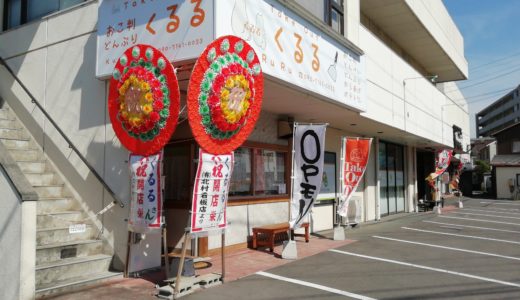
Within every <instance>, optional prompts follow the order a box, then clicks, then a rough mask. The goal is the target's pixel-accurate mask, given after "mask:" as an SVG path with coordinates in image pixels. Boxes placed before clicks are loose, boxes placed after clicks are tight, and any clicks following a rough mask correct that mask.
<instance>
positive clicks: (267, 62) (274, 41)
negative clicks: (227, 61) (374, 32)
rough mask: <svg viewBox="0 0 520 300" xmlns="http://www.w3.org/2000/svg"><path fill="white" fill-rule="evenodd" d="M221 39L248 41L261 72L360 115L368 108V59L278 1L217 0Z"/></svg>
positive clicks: (218, 31) (217, 18)
mask: <svg viewBox="0 0 520 300" xmlns="http://www.w3.org/2000/svg"><path fill="white" fill-rule="evenodd" d="M217 3H218V4H217V5H216V8H215V9H216V17H215V21H216V24H215V30H216V36H217V37H218V36H223V35H236V36H239V37H241V38H243V39H244V40H246V41H248V42H249V43H250V44H251V45H252V46H253V48H254V49H255V51H256V53H257V55H258V56H259V58H260V62H261V66H262V71H263V72H264V73H266V74H268V75H271V76H273V77H275V78H277V79H280V80H283V81H285V82H288V83H291V84H293V85H296V86H298V87H300V88H303V89H305V90H308V91H311V92H314V93H316V94H318V95H322V96H324V97H327V98H329V99H332V100H334V101H337V102H339V103H341V104H344V105H347V106H349V107H350V108H354V109H356V110H359V111H365V110H366V100H365V70H364V67H365V66H364V57H363V56H360V55H358V54H356V53H354V52H353V51H351V50H350V49H348V48H346V47H345V46H343V45H341V44H340V43H338V42H337V41H335V40H334V39H333V38H331V37H329V36H327V35H325V34H324V33H323V32H322V31H321V30H319V29H318V28H316V27H315V26H314V25H312V24H311V23H310V22H308V21H307V20H305V19H303V18H302V17H300V16H298V15H297V14H295V13H293V12H291V11H289V10H288V9H286V8H284V7H283V6H282V5H281V4H280V3H278V2H277V1H274V0H263V1H245V0H235V1H231V0H230V1H218V2H217Z"/></svg>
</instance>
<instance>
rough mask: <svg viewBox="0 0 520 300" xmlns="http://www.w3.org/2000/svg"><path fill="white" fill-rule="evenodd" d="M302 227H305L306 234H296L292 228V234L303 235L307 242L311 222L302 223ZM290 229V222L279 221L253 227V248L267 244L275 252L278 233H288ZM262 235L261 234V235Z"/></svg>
mask: <svg viewBox="0 0 520 300" xmlns="http://www.w3.org/2000/svg"><path fill="white" fill-rule="evenodd" d="M300 227H302V228H304V229H305V234H295V233H294V230H291V235H292V236H303V237H305V242H306V243H308V242H309V223H302V224H301V225H300ZM288 231H289V223H288V222H285V223H279V224H271V225H264V226H260V227H253V248H254V249H256V248H258V246H267V247H269V249H270V250H271V252H273V249H274V242H275V237H276V235H277V234H281V233H287V232H288ZM259 235H260V236H259Z"/></svg>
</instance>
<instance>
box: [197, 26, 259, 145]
mask: <svg viewBox="0 0 520 300" xmlns="http://www.w3.org/2000/svg"><path fill="white" fill-rule="evenodd" d="M262 94H263V75H262V70H261V68H260V62H259V60H258V57H257V55H256V53H255V52H254V50H253V48H252V47H251V46H250V45H249V44H248V43H247V42H246V41H244V40H242V39H241V38H239V37H235V36H223V37H221V38H218V39H217V40H215V41H213V42H212V43H211V44H209V45H208V46H207V47H206V49H205V50H204V52H203V53H202V54H201V56H200V57H199V59H198V60H197V63H196V64H195V67H194V69H193V73H192V75H191V78H190V84H189V87H188V100H187V105H188V119H189V122H190V126H191V129H192V132H193V135H194V137H195V139H196V140H197V142H198V143H199V145H200V146H201V147H202V148H203V149H204V150H205V151H206V152H209V153H212V154H224V153H229V152H231V151H233V150H234V149H236V148H238V147H239V146H240V145H242V143H243V142H244V141H245V140H246V139H247V137H248V136H249V134H250V133H251V131H253V129H254V126H255V123H256V121H257V120H258V117H259V114H260V109H261V107H262Z"/></svg>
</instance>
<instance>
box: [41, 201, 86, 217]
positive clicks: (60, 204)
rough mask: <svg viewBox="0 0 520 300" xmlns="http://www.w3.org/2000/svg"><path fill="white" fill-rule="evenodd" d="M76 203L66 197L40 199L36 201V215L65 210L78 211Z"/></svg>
mask: <svg viewBox="0 0 520 300" xmlns="http://www.w3.org/2000/svg"><path fill="white" fill-rule="evenodd" d="M78 208H79V205H78V203H77V202H76V201H75V200H74V199H72V198H67V197H61V198H42V197H40V199H38V203H37V214H40V215H41V214H44V213H50V212H62V211H67V210H74V209H78Z"/></svg>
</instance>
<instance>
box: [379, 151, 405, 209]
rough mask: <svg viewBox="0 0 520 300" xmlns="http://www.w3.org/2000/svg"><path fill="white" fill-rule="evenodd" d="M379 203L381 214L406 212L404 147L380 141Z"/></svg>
mask: <svg viewBox="0 0 520 300" xmlns="http://www.w3.org/2000/svg"><path fill="white" fill-rule="evenodd" d="M378 154H379V184H380V188H379V195H380V197H379V203H380V212H381V215H389V214H394V213H398V212H404V205H405V196H404V191H405V185H404V184H405V180H404V148H403V147H402V146H400V145H396V144H391V143H385V142H379V153H378Z"/></svg>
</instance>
